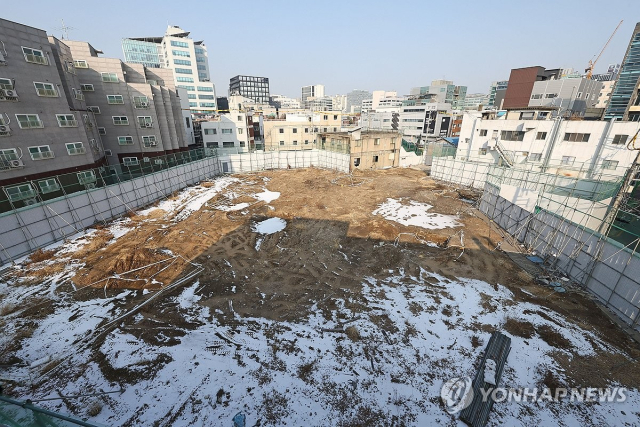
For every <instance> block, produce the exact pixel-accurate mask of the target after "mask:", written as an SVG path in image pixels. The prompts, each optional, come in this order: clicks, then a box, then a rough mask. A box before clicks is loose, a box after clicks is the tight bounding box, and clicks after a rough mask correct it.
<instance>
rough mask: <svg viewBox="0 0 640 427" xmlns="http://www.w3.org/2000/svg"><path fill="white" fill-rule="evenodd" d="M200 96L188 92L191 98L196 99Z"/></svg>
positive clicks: (188, 96)
mask: <svg viewBox="0 0 640 427" xmlns="http://www.w3.org/2000/svg"><path fill="white" fill-rule="evenodd" d="M197 97H198V95H196V94H195V93H188V94H187V98H189V99H196V98H197Z"/></svg>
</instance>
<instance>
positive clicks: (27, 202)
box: [24, 199, 38, 206]
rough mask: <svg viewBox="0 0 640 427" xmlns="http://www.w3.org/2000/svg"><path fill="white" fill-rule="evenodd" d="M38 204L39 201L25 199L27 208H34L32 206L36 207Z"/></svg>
mask: <svg viewBox="0 0 640 427" xmlns="http://www.w3.org/2000/svg"><path fill="white" fill-rule="evenodd" d="M36 203H38V200H37V199H25V200H24V204H25V206H32V205H35V204H36Z"/></svg>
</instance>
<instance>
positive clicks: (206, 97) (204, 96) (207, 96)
mask: <svg viewBox="0 0 640 427" xmlns="http://www.w3.org/2000/svg"><path fill="white" fill-rule="evenodd" d="M193 97H194V98H195V95H193ZM198 98H200V99H213V95H203V94H200V95H198Z"/></svg>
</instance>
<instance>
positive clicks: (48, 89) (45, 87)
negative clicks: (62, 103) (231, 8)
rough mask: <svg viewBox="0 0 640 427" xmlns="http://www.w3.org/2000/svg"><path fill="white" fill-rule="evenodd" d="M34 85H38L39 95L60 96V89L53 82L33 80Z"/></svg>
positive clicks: (37, 91)
mask: <svg viewBox="0 0 640 427" xmlns="http://www.w3.org/2000/svg"><path fill="white" fill-rule="evenodd" d="M33 85H34V86H35V87H36V93H37V94H38V96H49V97H58V96H59V94H58V91H57V90H56V87H55V86H54V85H52V84H51V83H41V82H33Z"/></svg>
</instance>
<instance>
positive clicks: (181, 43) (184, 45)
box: [171, 40, 189, 48]
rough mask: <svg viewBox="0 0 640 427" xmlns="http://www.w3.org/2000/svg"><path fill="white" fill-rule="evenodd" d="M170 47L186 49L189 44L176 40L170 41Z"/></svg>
mask: <svg viewBox="0 0 640 427" xmlns="http://www.w3.org/2000/svg"><path fill="white" fill-rule="evenodd" d="M171 46H174V47H186V48H188V47H189V43H187V42H180V41H177V40H171Z"/></svg>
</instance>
